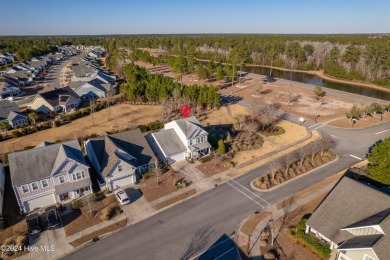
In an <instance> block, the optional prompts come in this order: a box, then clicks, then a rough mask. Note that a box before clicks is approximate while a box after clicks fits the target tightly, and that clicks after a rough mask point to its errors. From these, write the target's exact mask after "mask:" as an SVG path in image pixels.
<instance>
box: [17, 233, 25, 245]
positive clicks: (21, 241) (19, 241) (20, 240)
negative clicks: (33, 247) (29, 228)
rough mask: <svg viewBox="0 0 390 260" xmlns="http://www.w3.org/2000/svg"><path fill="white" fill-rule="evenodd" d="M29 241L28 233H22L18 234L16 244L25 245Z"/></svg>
mask: <svg viewBox="0 0 390 260" xmlns="http://www.w3.org/2000/svg"><path fill="white" fill-rule="evenodd" d="M26 242H27V235H20V236H17V237H16V239H15V245H16V246H24V245H26Z"/></svg>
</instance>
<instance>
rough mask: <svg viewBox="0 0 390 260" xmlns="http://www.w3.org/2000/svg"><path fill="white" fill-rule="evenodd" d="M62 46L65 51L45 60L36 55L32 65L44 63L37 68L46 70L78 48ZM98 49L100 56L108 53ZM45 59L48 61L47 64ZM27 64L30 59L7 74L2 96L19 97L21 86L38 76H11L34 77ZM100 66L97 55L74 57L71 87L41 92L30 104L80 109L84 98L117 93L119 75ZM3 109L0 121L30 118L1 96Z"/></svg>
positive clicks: (1, 80)
mask: <svg viewBox="0 0 390 260" xmlns="http://www.w3.org/2000/svg"><path fill="white" fill-rule="evenodd" d="M58 49H59V50H60V51H61V52H59V53H57V54H55V55H54V56H51V55H50V54H49V55H46V56H45V57H42V60H38V59H36V58H33V59H32V61H31V62H30V63H29V64H35V65H36V66H38V65H39V64H40V65H42V66H43V67H39V68H38V67H37V68H36V70H35V71H40V72H42V71H43V70H44V69H45V68H46V66H48V65H49V64H52V62H56V61H58V60H64V59H67V57H69V56H67V55H74V54H75V53H76V50H75V48H73V47H72V46H63V47H61V46H58ZM96 52H97V53H98V54H99V55H100V56H101V55H105V52H104V49H102V50H100V49H99V51H97V50H96ZM51 57H52V58H53V59H51ZM47 58H49V59H47ZM43 61H45V62H46V63H43ZM22 64H24V66H22ZM26 66H27V65H26V62H23V63H21V64H18V65H16V66H13V67H12V68H10V69H9V70H8V71H7V72H6V73H5V75H4V76H3V78H0V90H1V92H0V93H2V95H3V96H2V97H6V96H17V95H18V94H19V93H20V86H21V85H23V86H25V85H29V84H30V82H31V81H32V79H33V78H35V76H34V77H31V78H29V79H27V76H26V79H25V80H24V78H23V80H22V81H21V78H18V79H15V80H13V79H12V78H11V76H10V75H11V74H18V75H22V74H25V75H30V76H32V75H33V74H32V73H33V70H28V69H27V67H26ZM99 66H100V65H99V64H98V63H97V62H96V61H95V60H94V58H90V57H87V56H85V57H83V58H76V57H74V58H72V60H71V67H72V71H73V74H74V77H72V78H71V81H70V83H69V85H70V86H69V87H64V88H59V89H52V90H49V91H44V92H40V93H38V94H37V95H36V96H35V97H34V99H33V100H32V102H31V103H30V104H29V105H28V107H29V109H31V110H34V111H36V112H42V113H50V112H56V113H58V112H65V113H67V112H70V111H72V110H74V109H76V108H77V107H78V106H79V104H80V102H81V99H83V98H104V97H106V96H107V95H108V94H109V93H110V94H111V93H113V92H114V88H115V82H116V78H115V76H112V75H108V74H106V73H104V72H103V71H101V70H100V69H99ZM20 67H21V68H20ZM0 108H1V110H0V122H2V121H4V122H8V123H9V124H10V125H11V126H12V127H19V126H22V125H25V124H28V119H27V117H26V116H25V115H24V114H22V113H20V111H19V108H18V106H16V105H15V103H13V102H9V101H8V100H5V99H1V98H0Z"/></svg>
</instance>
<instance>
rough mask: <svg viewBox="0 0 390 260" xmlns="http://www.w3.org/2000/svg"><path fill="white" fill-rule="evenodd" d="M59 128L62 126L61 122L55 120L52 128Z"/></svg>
mask: <svg viewBox="0 0 390 260" xmlns="http://www.w3.org/2000/svg"><path fill="white" fill-rule="evenodd" d="M58 126H60V121H58V120H54V121H53V124H52V127H53V128H56V127H58Z"/></svg>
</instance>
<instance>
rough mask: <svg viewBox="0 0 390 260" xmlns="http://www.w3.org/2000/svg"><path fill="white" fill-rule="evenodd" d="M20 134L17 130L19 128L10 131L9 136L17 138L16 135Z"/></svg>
mask: <svg viewBox="0 0 390 260" xmlns="http://www.w3.org/2000/svg"><path fill="white" fill-rule="evenodd" d="M21 135H22V134H21V133H20V132H19V130H14V131H12V132H11V136H12V137H13V138H18V137H20V136H21Z"/></svg>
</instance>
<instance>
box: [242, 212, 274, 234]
mask: <svg viewBox="0 0 390 260" xmlns="http://www.w3.org/2000/svg"><path fill="white" fill-rule="evenodd" d="M269 215H271V212H268V211H262V212H260V213H259V214H256V215H253V216H252V217H251V218H250V219H248V220H247V221H245V223H244V224H243V225H242V227H241V229H240V231H241V232H242V233H244V234H246V235H250V234H252V233H253V231H254V230H255V228H256V226H257V224H259V222H260V221H261V220H263V219H265V218H266V217H268V216H269Z"/></svg>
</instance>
